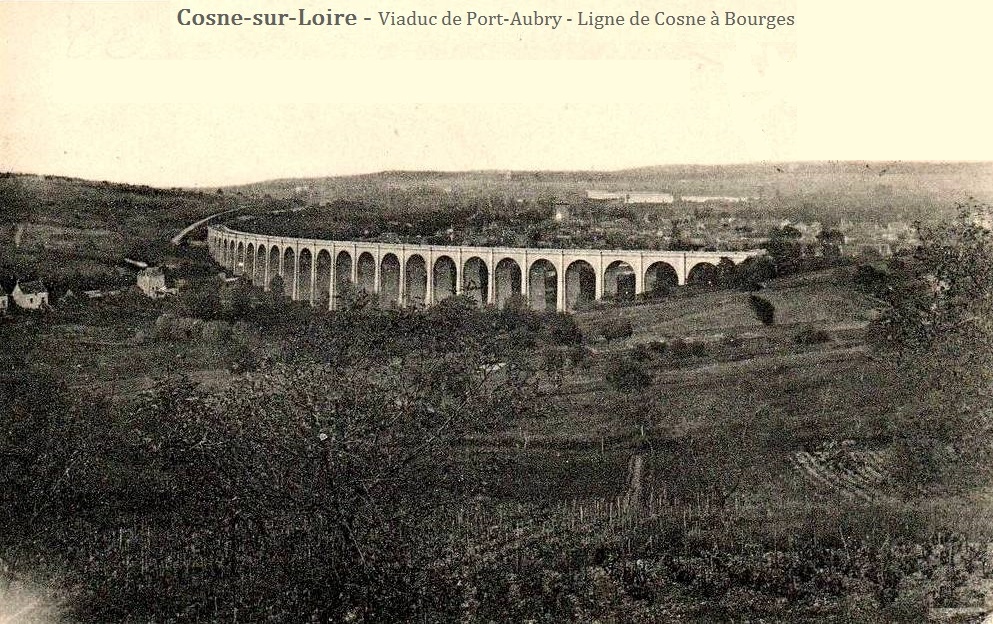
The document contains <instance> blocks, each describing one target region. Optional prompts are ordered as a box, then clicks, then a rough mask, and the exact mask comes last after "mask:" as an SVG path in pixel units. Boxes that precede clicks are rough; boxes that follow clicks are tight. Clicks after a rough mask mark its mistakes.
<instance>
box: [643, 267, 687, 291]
mask: <svg viewBox="0 0 993 624" xmlns="http://www.w3.org/2000/svg"><path fill="white" fill-rule="evenodd" d="M678 285H679V273H677V272H676V268H675V267H674V266H672V265H671V264H669V263H668V262H665V261H664V260H659V261H658V262H653V263H651V264H650V265H648V268H647V269H645V292H646V293H656V294H657V293H661V292H665V291H666V290H668V289H669V288H673V287H675V286H678Z"/></svg>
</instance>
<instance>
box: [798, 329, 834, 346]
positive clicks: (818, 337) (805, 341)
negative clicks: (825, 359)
mask: <svg viewBox="0 0 993 624" xmlns="http://www.w3.org/2000/svg"><path fill="white" fill-rule="evenodd" d="M793 340H795V341H796V343H797V344H801V345H813V344H820V343H822V342H830V341H831V335H830V334H829V333H827V332H826V331H824V330H823V329H814V328H813V327H811V326H809V325H808V326H806V327H804V328H803V329H801V330H800V331H799V332H797V335H796V336H794V338H793Z"/></svg>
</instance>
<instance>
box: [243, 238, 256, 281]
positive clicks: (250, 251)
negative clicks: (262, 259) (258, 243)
mask: <svg viewBox="0 0 993 624" xmlns="http://www.w3.org/2000/svg"><path fill="white" fill-rule="evenodd" d="M245 277H247V278H248V281H249V282H254V281H255V245H254V244H253V243H248V244H247V245H245Z"/></svg>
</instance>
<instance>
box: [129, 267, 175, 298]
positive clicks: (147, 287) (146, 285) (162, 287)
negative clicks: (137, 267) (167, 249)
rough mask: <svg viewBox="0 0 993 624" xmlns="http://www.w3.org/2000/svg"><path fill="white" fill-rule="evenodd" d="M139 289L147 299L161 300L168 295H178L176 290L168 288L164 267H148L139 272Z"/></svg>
mask: <svg viewBox="0 0 993 624" xmlns="http://www.w3.org/2000/svg"><path fill="white" fill-rule="evenodd" d="M137 283H138V288H140V289H141V292H143V293H144V294H145V296H146V297H151V298H152V299H159V298H160V297H165V296H166V295H174V294H176V292H177V291H176V289H175V288H166V280H165V273H164V272H163V271H162V267H148V268H146V269H142V270H141V271H139V272H138V280H137Z"/></svg>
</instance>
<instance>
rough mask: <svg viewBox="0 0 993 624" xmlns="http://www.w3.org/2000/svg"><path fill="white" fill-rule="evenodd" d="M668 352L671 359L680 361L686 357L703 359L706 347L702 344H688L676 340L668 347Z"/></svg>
mask: <svg viewBox="0 0 993 624" xmlns="http://www.w3.org/2000/svg"><path fill="white" fill-rule="evenodd" d="M669 352H670V353H671V354H672V358H673V359H676V360H682V359H685V358H688V357H703V356H704V355H707V345H705V344H703V343H702V342H695V341H693V342H690V341H687V340H683V339H682V338H677V339H675V340H674V341H672V344H670V345H669Z"/></svg>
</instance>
